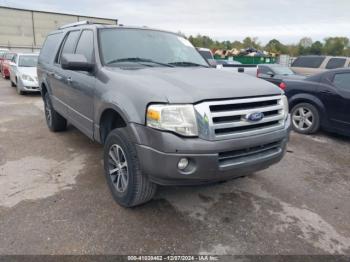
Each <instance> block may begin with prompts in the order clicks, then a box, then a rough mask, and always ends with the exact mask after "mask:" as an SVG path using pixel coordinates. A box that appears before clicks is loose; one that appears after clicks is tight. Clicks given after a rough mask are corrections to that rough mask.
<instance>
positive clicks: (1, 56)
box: [0, 48, 9, 72]
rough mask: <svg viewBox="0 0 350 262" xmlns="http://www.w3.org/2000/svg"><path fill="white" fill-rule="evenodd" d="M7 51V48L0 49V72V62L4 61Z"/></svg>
mask: <svg viewBox="0 0 350 262" xmlns="http://www.w3.org/2000/svg"><path fill="white" fill-rule="evenodd" d="M8 51H9V50H8V49H7V48H0V72H1V64H2V61H3V60H4V56H5V54H6V53H7V52H8Z"/></svg>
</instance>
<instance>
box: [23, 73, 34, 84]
mask: <svg viewBox="0 0 350 262" xmlns="http://www.w3.org/2000/svg"><path fill="white" fill-rule="evenodd" d="M22 80H24V81H30V82H34V79H33V78H32V77H31V76H29V75H25V74H23V75H22Z"/></svg>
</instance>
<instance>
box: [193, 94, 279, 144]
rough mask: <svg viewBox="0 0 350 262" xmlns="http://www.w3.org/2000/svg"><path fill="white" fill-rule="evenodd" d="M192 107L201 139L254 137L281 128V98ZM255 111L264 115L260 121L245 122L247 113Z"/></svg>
mask: <svg viewBox="0 0 350 262" xmlns="http://www.w3.org/2000/svg"><path fill="white" fill-rule="evenodd" d="M195 108H196V111H197V119H198V122H199V131H200V137H202V138H204V139H208V140H221V139H229V138H236V137H245V136H250V135H257V134H262V133H267V132H271V131H275V130H278V129H280V128H283V127H284V116H285V113H284V112H283V101H282V96H281V95H277V96H266V97H254V98H242V99H233V100H224V101H208V102H202V103H199V104H197V105H196V106H195ZM257 112H259V113H263V118H262V119H260V120H258V121H251V120H248V116H249V115H250V114H252V113H257Z"/></svg>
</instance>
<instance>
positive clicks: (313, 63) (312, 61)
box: [292, 56, 325, 68]
mask: <svg viewBox="0 0 350 262" xmlns="http://www.w3.org/2000/svg"><path fill="white" fill-rule="evenodd" d="M324 59H325V57H324V56H314V57H312V56H300V57H298V58H297V59H296V60H295V61H294V62H293V64H292V67H308V68H319V67H320V65H321V64H322V62H323V61H324Z"/></svg>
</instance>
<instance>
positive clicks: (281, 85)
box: [279, 82, 287, 90]
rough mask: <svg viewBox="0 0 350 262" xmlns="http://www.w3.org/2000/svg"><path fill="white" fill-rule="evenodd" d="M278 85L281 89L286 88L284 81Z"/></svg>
mask: <svg viewBox="0 0 350 262" xmlns="http://www.w3.org/2000/svg"><path fill="white" fill-rule="evenodd" d="M279 87H280V88H281V89H282V90H285V89H286V88H287V85H286V83H284V82H281V83H280V85H279Z"/></svg>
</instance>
